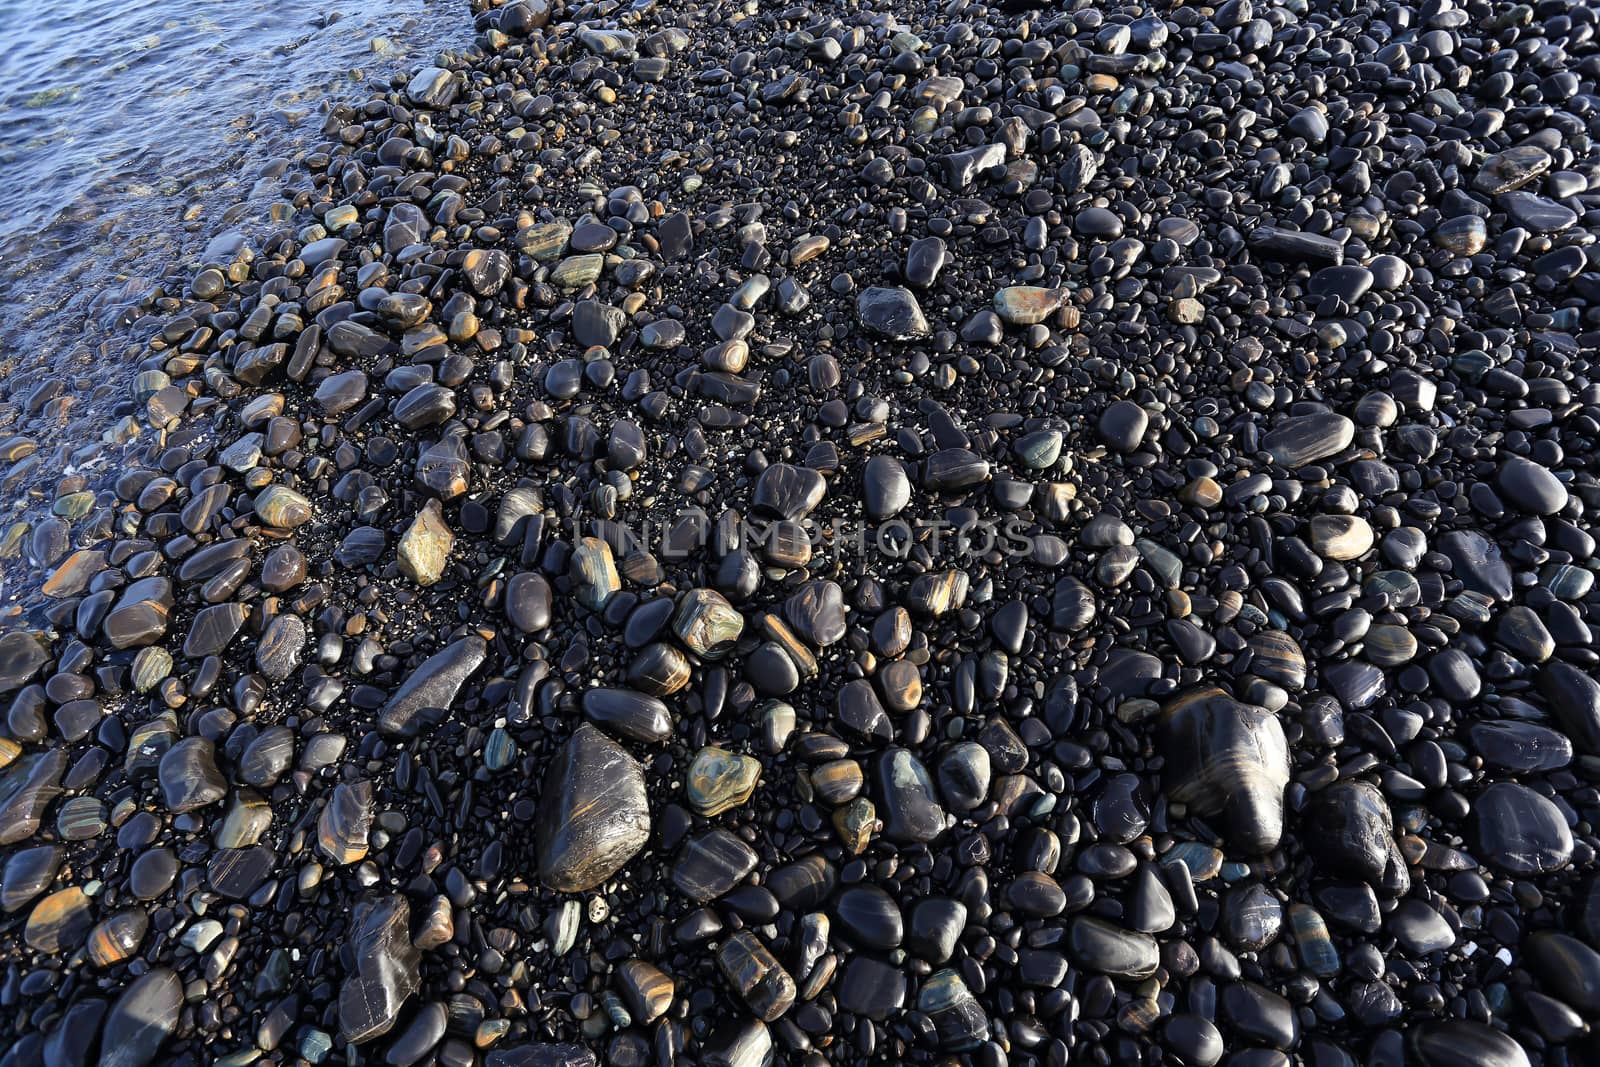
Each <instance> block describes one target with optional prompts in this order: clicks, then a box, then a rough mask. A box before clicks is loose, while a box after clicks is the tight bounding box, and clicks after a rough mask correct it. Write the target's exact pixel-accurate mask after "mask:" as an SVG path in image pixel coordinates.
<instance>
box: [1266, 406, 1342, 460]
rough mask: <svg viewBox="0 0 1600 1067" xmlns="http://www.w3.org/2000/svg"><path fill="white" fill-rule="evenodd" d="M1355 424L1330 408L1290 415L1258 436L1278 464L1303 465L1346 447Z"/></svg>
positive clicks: (1324, 457)
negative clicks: (1328, 409)
mask: <svg viewBox="0 0 1600 1067" xmlns="http://www.w3.org/2000/svg"><path fill="white" fill-rule="evenodd" d="M1355 437H1356V424H1355V423H1353V422H1351V421H1350V420H1349V419H1347V418H1345V417H1344V416H1343V415H1337V414H1335V413H1333V412H1331V411H1319V412H1314V413H1312V414H1310V415H1298V416H1292V417H1290V418H1287V419H1285V420H1283V422H1281V423H1279V424H1278V426H1277V428H1276V429H1274V430H1273V431H1272V432H1271V433H1269V434H1267V436H1266V437H1265V438H1264V439H1263V440H1262V442H1261V446H1262V448H1263V449H1265V450H1266V451H1267V452H1268V453H1269V454H1270V455H1271V456H1272V458H1273V460H1274V461H1275V462H1277V463H1278V464H1280V465H1282V466H1284V467H1289V468H1296V467H1304V466H1308V465H1310V464H1312V463H1315V462H1317V461H1318V460H1321V459H1326V458H1328V457H1329V456H1333V455H1337V454H1338V453H1340V452H1343V451H1344V450H1345V449H1347V448H1349V447H1350V443H1351V442H1352V441H1354V440H1355Z"/></svg>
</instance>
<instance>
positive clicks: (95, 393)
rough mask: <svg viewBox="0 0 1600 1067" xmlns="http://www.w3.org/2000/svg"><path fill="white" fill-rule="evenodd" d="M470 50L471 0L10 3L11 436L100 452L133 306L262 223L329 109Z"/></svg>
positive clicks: (0, 322)
mask: <svg viewBox="0 0 1600 1067" xmlns="http://www.w3.org/2000/svg"><path fill="white" fill-rule="evenodd" d="M470 34H471V17H470V15H469V14H468V13H467V6H466V3H465V2H464V0H431V2H430V0H343V2H339V3H333V4H329V5H328V6H326V7H320V8H319V7H317V6H314V5H306V4H299V3H291V2H279V0H256V2H253V3H252V2H239V0H126V2H122V0H119V2H114V3H107V2H103V0H52V3H50V4H38V3H34V2H31V0H27V2H25V0H0V438H6V437H9V436H11V435H13V434H19V433H20V434H26V435H27V436H29V437H33V438H35V439H37V440H38V441H39V442H40V444H41V446H42V450H49V449H51V448H52V447H60V446H62V445H67V446H74V445H77V444H81V443H82V442H83V441H85V440H87V439H88V437H89V436H97V435H98V433H99V432H100V431H102V430H103V429H104V428H105V424H106V423H107V422H108V421H109V418H110V412H111V410H112V408H113V407H114V405H115V403H116V401H117V400H119V399H121V398H122V396H124V395H125V391H126V377H127V373H126V372H127V369H128V361H129V358H130V353H128V352H127V351H126V349H127V347H128V342H127V338H126V337H125V336H124V335H123V334H122V332H121V331H119V330H118V329H117V328H116V326H117V320H118V318H119V316H123V313H124V311H125V309H126V308H127V307H128V306H129V305H130V303H132V302H134V301H135V300H136V299H137V298H138V297H139V296H141V295H142V294H145V293H148V292H149V291H150V290H151V288H152V286H153V285H155V284H156V283H157V282H158V281H160V280H161V279H162V278H163V277H164V276H165V275H166V274H167V273H168V272H169V271H171V270H172V269H173V268H174V267H175V266H178V265H181V264H184V263H185V262H186V261H188V263H189V266H191V267H192V265H193V260H194V258H195V257H196V256H197V255H198V254H199V251H200V250H201V249H203V248H204V247H205V244H206V242H207V240H208V239H209V238H210V237H211V236H213V235H215V234H217V233H219V232H222V231H225V230H231V229H243V230H245V231H246V232H249V231H250V230H251V229H253V228H256V227H259V226H261V225H262V223H263V222H264V221H266V220H267V219H268V217H269V212H270V211H271V208H272V205H273V204H274V203H281V202H282V200H283V199H284V190H285V188H286V187H289V186H292V185H293V184H294V183H296V182H303V180H304V179H303V178H299V177H298V176H297V174H296V172H295V170H294V169H293V168H292V167H286V166H285V165H284V160H285V159H286V158H287V157H289V156H291V155H293V154H294V153H295V151H296V150H297V149H303V148H304V147H305V146H308V145H310V144H314V143H316V142H317V141H318V140H320V128H321V125H322V122H323V119H324V116H325V114H326V110H327V108H328V107H329V106H330V105H331V104H334V103H338V102H358V101H360V100H363V99H365V98H366V96H367V95H368V93H369V91H370V89H371V86H370V85H369V84H367V83H369V82H371V81H374V80H378V81H385V80H387V79H388V78H389V77H390V76H391V75H392V74H393V73H395V72H397V71H398V72H406V71H410V70H412V69H415V68H416V67H418V66H423V65H426V61H427V60H428V57H430V56H432V55H434V54H435V53H437V52H439V51H441V50H444V49H447V48H452V47H460V46H461V45H463V44H465V43H466V41H467V40H468V39H469V37H470ZM286 183H288V185H287V186H286ZM133 355H134V356H135V358H136V354H133ZM57 383H59V385H58V384H57ZM58 389H59V392H60V395H59V396H55V395H53V394H55V393H56V392H57V390H58ZM58 469H59V468H58ZM11 488H12V489H13V490H14V489H15V488H16V487H14V486H13V487H11ZM7 495H8V496H10V495H11V494H9V493H8V494H7ZM12 502H13V503H14V500H13V501H12ZM5 517H7V518H9V515H7V516H5Z"/></svg>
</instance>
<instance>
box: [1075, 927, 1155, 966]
mask: <svg viewBox="0 0 1600 1067" xmlns="http://www.w3.org/2000/svg"><path fill="white" fill-rule="evenodd" d="M1067 952H1068V953H1069V954H1070V955H1071V956H1072V959H1073V961H1074V962H1076V963H1077V964H1078V966H1080V967H1083V968H1084V969H1086V970H1090V971H1093V972H1095V973H1096V974H1105V975H1110V976H1111V977H1113V978H1121V979H1124V980H1126V981H1141V980H1143V979H1145V978H1149V977H1150V976H1151V975H1153V974H1155V973H1156V969H1157V968H1158V967H1160V966H1161V951H1160V946H1159V945H1158V944H1157V943H1156V939H1155V938H1153V937H1151V936H1150V935H1149V934H1141V933H1136V932H1134V931H1132V930H1124V929H1122V928H1121V927H1120V926H1115V925H1113V924H1112V923H1109V922H1107V921H1106V920H1104V919H1097V918H1095V917H1093V916H1090V915H1080V916H1078V917H1077V918H1075V919H1073V920H1072V925H1071V926H1070V927H1069V928H1068V931H1067Z"/></svg>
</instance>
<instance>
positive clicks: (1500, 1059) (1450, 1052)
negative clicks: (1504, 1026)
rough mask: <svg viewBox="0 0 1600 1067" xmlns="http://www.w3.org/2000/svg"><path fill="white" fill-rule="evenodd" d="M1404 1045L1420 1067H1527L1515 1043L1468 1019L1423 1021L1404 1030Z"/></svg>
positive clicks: (1521, 1049)
mask: <svg viewBox="0 0 1600 1067" xmlns="http://www.w3.org/2000/svg"><path fill="white" fill-rule="evenodd" d="M1406 1045H1407V1047H1408V1049H1409V1050H1410V1052H1411V1054H1412V1055H1413V1056H1415V1057H1416V1058H1417V1061H1418V1062H1419V1063H1420V1064H1421V1067H1531V1065H1530V1063H1529V1061H1528V1054H1527V1052H1525V1051H1524V1050H1523V1048H1522V1046H1521V1045H1519V1044H1517V1042H1516V1041H1515V1040H1513V1039H1512V1038H1510V1037H1508V1036H1507V1035H1506V1034H1503V1033H1501V1032H1500V1031H1499V1030H1496V1029H1493V1028H1492V1027H1489V1026H1485V1025H1484V1024H1483V1023H1480V1022H1474V1021H1472V1020H1470V1019H1444V1020H1438V1021H1435V1020H1426V1021H1424V1022H1422V1023H1420V1024H1418V1025H1415V1026H1410V1027H1407V1029H1406Z"/></svg>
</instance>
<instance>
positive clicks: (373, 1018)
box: [339, 894, 422, 1045]
mask: <svg viewBox="0 0 1600 1067" xmlns="http://www.w3.org/2000/svg"><path fill="white" fill-rule="evenodd" d="M351 918H352V921H353V923H354V931H353V944H352V948H353V951H354V953H355V973H354V974H352V975H350V976H349V977H347V978H346V979H345V981H344V985H343V986H342V987H340V989H339V1033H340V1034H341V1035H342V1036H343V1037H344V1039H345V1040H346V1041H349V1042H351V1043H352V1044H357V1045H359V1044H362V1043H363V1042H366V1041H371V1040H372V1039H373V1038H375V1037H382V1036H383V1035H384V1034H386V1033H388V1032H389V1031H390V1030H391V1029H393V1027H394V1024H395V1020H396V1019H397V1018H398V1017H399V1014H400V1007H401V1005H403V1004H404V1003H405V1002H406V1000H407V998H409V997H411V996H413V995H415V994H416V992H417V990H418V989H419V988H421V985H422V976H421V973H420V971H419V970H418V967H419V965H420V963H421V961H422V953H421V952H419V951H417V948H416V946H415V945H413V944H412V943H411V929H410V924H411V906H410V904H408V903H407V902H406V898H405V897H403V896H400V895H398V894H396V895H393V896H385V897H379V898H378V899H376V900H368V901H363V902H361V903H360V904H357V905H356V907H355V911H354V912H353V914H352V916H351Z"/></svg>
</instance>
